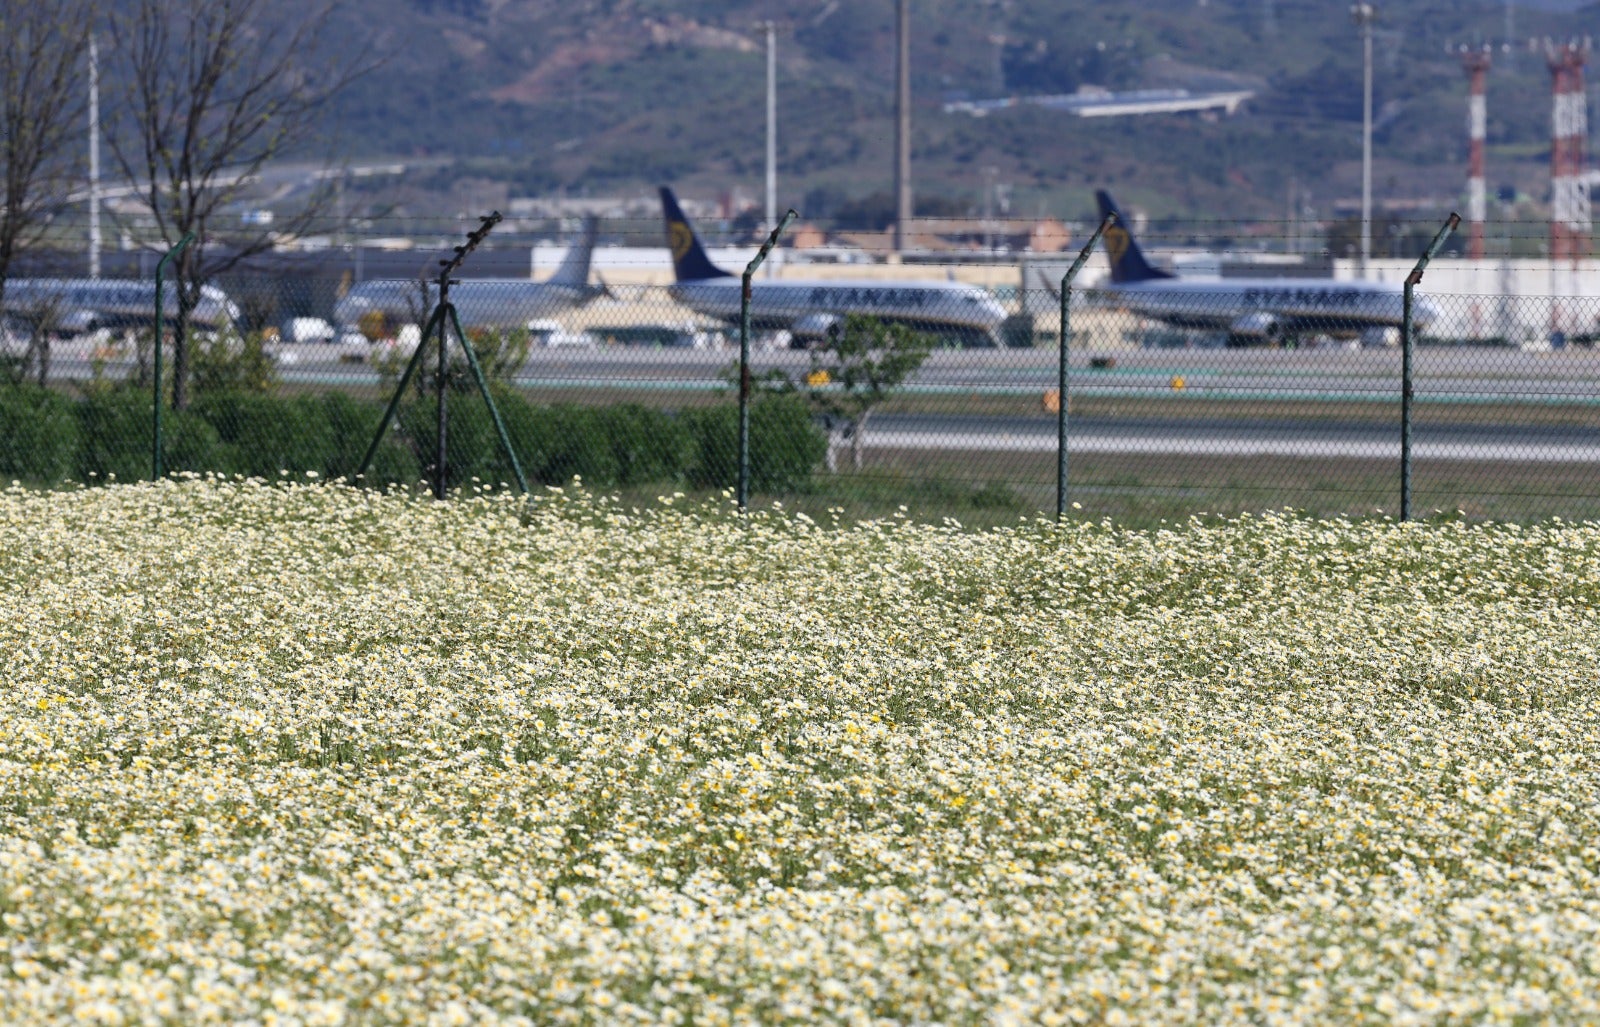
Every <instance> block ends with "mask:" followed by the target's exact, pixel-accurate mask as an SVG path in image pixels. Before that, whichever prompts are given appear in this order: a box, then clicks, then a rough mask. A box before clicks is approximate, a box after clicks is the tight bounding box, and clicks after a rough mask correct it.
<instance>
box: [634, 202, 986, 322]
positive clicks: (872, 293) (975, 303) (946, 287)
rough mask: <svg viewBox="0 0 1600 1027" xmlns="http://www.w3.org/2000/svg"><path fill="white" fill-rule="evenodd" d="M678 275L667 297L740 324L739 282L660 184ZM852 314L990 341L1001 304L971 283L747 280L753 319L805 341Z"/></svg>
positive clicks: (726, 320)
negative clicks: (715, 258) (718, 262)
mask: <svg viewBox="0 0 1600 1027" xmlns="http://www.w3.org/2000/svg"><path fill="white" fill-rule="evenodd" d="M661 211H662V214H663V215H664V217H665V219H666V223H667V248H668V249H669V250H670V251H671V252H672V270H673V277H674V278H675V279H676V281H675V282H674V283H673V285H672V286H671V288H670V289H669V290H668V291H669V293H670V294H671V296H672V298H673V299H675V300H677V301H678V302H679V303H682V304H683V305H684V306H686V307H688V308H690V309H691V310H693V311H695V312H696V313H698V314H702V315H704V316H706V317H712V318H716V319H717V320H720V321H725V322H727V323H729V324H733V325H737V324H738V323H739V320H740V303H741V300H742V295H741V289H742V281H741V279H740V277H739V276H736V275H733V274H730V273H728V272H727V271H724V270H722V269H721V268H719V267H717V266H716V265H715V264H713V263H711V259H710V258H709V257H707V256H706V251H705V247H703V246H701V245H700V239H699V237H698V236H696V235H695V231H694V228H693V227H691V226H690V224H689V219H688V218H687V217H685V216H684V213H683V209H682V208H681V207H679V206H678V200H677V197H675V196H674V195H673V194H672V190H671V189H669V188H667V187H666V186H662V187H661ZM851 314H865V315H868V316H871V317H875V318H880V319H882V320H884V321H888V322H892V323H895V324H903V325H905V326H907V327H909V328H913V329H916V330H918V331H926V332H930V333H932V334H935V335H938V336H939V337H941V338H943V339H948V340H950V341H952V342H956V343H959V344H965V345H975V346H995V345H998V344H999V337H998V330H999V328H1000V326H1001V322H1003V321H1004V320H1005V319H1006V311H1005V308H1004V307H1002V306H1001V305H1000V304H999V303H997V302H996V301H995V299H994V297H993V296H991V295H989V293H988V292H986V291H985V290H983V289H981V288H979V287H978V286H976V285H966V284H964V283H961V282H941V281H921V280H917V279H907V278H901V279H826V280H822V279H812V280H807V281H797V280H792V279H791V280H788V281H781V282H777V281H769V280H765V279H763V280H758V281H754V282H751V284H750V324H751V327H753V328H759V329H762V330H765V331H787V332H789V333H790V334H791V336H793V338H794V339H795V340H796V342H797V343H798V344H800V345H804V344H806V343H809V342H818V341H821V340H824V339H826V338H827V336H828V334H829V331H830V330H837V329H838V327H839V326H840V325H841V324H842V323H843V322H844V319H845V318H846V317H847V316H849V315H851Z"/></svg>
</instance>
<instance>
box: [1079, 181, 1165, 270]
mask: <svg viewBox="0 0 1600 1027" xmlns="http://www.w3.org/2000/svg"><path fill="white" fill-rule="evenodd" d="M1094 198H1095V201H1096V202H1097V203H1099V204H1100V217H1101V218H1102V219H1103V218H1104V217H1105V216H1106V215H1107V214H1115V215H1116V216H1117V220H1116V221H1114V222H1112V224H1111V227H1109V228H1107V229H1106V231H1105V234H1104V235H1102V236H1101V237H1100V238H1101V241H1102V242H1104V243H1105V245H1106V256H1108V257H1110V258H1111V280H1112V281H1113V282H1116V283H1117V284H1119V285H1120V284H1123V283H1126V282H1148V281H1152V280H1154V279H1158V278H1171V277H1172V274H1171V272H1168V271H1162V270H1160V269H1158V268H1155V267H1152V266H1151V265H1150V262H1149V261H1148V260H1145V259H1144V253H1143V252H1142V251H1141V250H1140V249H1139V244H1138V243H1136V242H1134V241H1133V232H1132V231H1130V230H1129V228H1128V220H1127V218H1125V217H1123V216H1122V211H1120V210H1118V209H1117V204H1116V201H1114V200H1113V199H1112V198H1111V195H1110V194H1109V193H1107V192H1106V191H1105V190H1103V189H1102V190H1099V191H1098V192H1096V193H1095V194H1094Z"/></svg>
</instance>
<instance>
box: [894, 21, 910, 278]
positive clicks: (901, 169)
mask: <svg viewBox="0 0 1600 1027" xmlns="http://www.w3.org/2000/svg"><path fill="white" fill-rule="evenodd" d="M894 35H895V62H894V65H895V68H894V73H895V89H894V259H895V260H899V259H900V257H901V255H902V254H903V253H905V248H906V229H907V228H908V227H910V226H909V224H908V222H910V220H911V3H910V0H896V3H895V18H894Z"/></svg>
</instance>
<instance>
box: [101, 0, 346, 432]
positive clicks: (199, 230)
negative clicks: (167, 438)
mask: <svg viewBox="0 0 1600 1027" xmlns="http://www.w3.org/2000/svg"><path fill="white" fill-rule="evenodd" d="M291 8H292V9H291ZM334 9H335V4H334V3H333V2H332V0H326V2H324V3H322V4H321V5H320V6H319V7H316V8H315V9H313V10H312V11H310V12H306V11H305V10H303V9H302V8H300V6H299V5H284V4H275V3H271V2H268V0H126V2H124V3H122V4H119V5H118V7H117V8H116V9H115V10H113V11H111V12H110V13H109V17H108V29H109V34H110V39H111V44H112V51H113V60H114V62H115V67H116V69H117V71H118V72H119V73H120V76H121V83H122V87H123V88H124V89H125V90H126V96H125V97H124V99H123V102H122V103H121V104H120V105H119V106H120V108H121V113H120V116H119V117H118V118H116V119H115V120H114V121H113V124H112V127H111V130H110V131H109V133H108V139H109V142H110V148H111V151H112V153H113V154H114V155H115V157H116V160H117V162H118V164H120V165H121V168H122V171H123V173H124V174H125V175H126V176H127V177H128V178H129V179H130V180H132V181H134V182H136V183H138V185H139V188H140V190H141V193H142V196H143V198H144V200H145V202H146V203H148V204H149V207H150V213H151V215H152V216H153V217H154V219H155V223H156V226H157V228H158V230H159V233H160V237H161V240H162V242H164V243H165V244H166V246H168V247H170V246H173V245H175V244H176V243H177V242H178V241H179V240H180V239H182V238H183V237H184V235H186V234H189V233H193V234H194V242H193V243H191V244H190V245H189V246H188V247H186V248H185V249H184V250H183V252H182V253H181V254H180V255H179V257H178V258H177V259H176V260H174V261H173V268H174V273H173V279H174V281H175V283H176V286H177V307H178V309H177V310H176V311H175V312H174V318H173V329H174V339H173V344H172V345H173V351H172V352H173V359H172V376H173V402H174V405H176V406H179V407H183V406H186V405H187V404H188V398H189V385H190V377H191V361H190V346H189V320H190V318H189V315H190V312H191V311H192V310H193V309H194V307H195V305H196V304H197V302H198V301H199V298H200V288H201V286H202V285H203V284H205V282H207V281H208V280H210V279H212V278H214V277H216V276H217V275H219V274H223V273H225V272H226V271H228V270H229V269H230V268H232V267H234V266H236V265H237V264H238V263H239V262H240V261H242V260H244V259H246V258H248V257H250V256H253V255H255V254H257V253H260V252H262V251H264V250H267V249H270V248H271V247H272V245H273V244H274V242H275V240H276V239H277V238H279V237H280V235H293V234H297V233H299V232H301V231H303V230H304V229H305V228H306V227H307V226H308V225H310V224H311V223H312V222H313V221H314V220H315V219H316V218H318V217H320V216H322V215H323V214H324V213H325V212H326V211H327V210H328V208H329V204H330V202H331V197H332V191H331V190H328V189H323V190H319V191H316V192H314V193H313V195H312V196H311V197H310V198H309V199H307V200H306V201H305V202H304V203H303V204H301V205H300V207H299V209H298V210H295V211H291V212H287V214H286V216H285V217H283V218H280V219H277V220H276V221H275V222H274V228H273V229H271V230H269V229H266V228H263V227H247V226H244V225H242V224H239V223H237V222H236V223H235V224H233V225H228V226H224V225H221V224H219V223H218V219H217V217H216V216H217V215H218V214H219V213H221V212H223V211H225V210H227V209H228V208H229V207H230V206H231V205H233V204H236V203H238V202H239V201H240V200H241V199H243V198H244V197H245V196H246V195H247V193H248V190H250V189H251V188H252V187H253V185H254V184H255V183H256V182H257V181H258V179H259V177H260V174H261V172H262V170H263V168H264V167H265V166H266V165H267V164H268V163H269V162H270V161H273V160H275V159H278V158H281V157H284V156H285V155H287V154H291V153H295V152H300V148H301V147H303V146H305V145H306V144H307V143H308V142H309V141H310V140H311V139H312V137H313V135H314V132H315V128H316V118H315V116H316V113H317V110H318V108H319V107H321V106H322V105H323V104H325V103H326V102H327V101H328V100H329V99H330V98H331V97H333V96H334V94H336V93H338V92H339V91H340V90H341V89H343V88H344V87H345V86H346V85H348V84H349V83H350V82H351V81H352V80H354V79H355V78H356V77H357V76H359V75H361V74H363V73H365V72H366V71H368V70H370V68H371V67H372V65H373V62H372V61H371V60H369V59H367V58H363V57H353V56H351V53H352V50H351V48H348V47H347V48H344V49H343V50H338V51H335V47H334V46H333V45H331V41H332V40H333V39H334V34H333V33H331V32H329V31H328V22H329V18H330V16H331V15H332V13H333V11H334ZM365 52H372V51H371V49H370V48H369V49H368V50H366V51H365Z"/></svg>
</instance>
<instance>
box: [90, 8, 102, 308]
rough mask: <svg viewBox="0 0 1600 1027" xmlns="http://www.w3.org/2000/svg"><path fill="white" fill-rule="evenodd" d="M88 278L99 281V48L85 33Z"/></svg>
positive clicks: (91, 37)
mask: <svg viewBox="0 0 1600 1027" xmlns="http://www.w3.org/2000/svg"><path fill="white" fill-rule="evenodd" d="M89 277H90V278H99V277H100V47H99V44H98V43H97V42H96V40H95V36H94V33H93V32H90V33H89Z"/></svg>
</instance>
